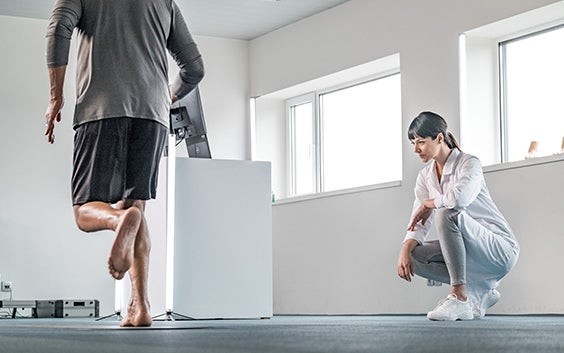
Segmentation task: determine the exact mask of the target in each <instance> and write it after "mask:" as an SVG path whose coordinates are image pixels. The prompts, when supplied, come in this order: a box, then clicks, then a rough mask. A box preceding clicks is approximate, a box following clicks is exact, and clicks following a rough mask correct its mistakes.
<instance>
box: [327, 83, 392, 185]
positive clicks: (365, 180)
mask: <svg viewBox="0 0 564 353" xmlns="http://www.w3.org/2000/svg"><path fill="white" fill-rule="evenodd" d="M320 107H321V118H322V124H323V125H322V134H323V147H322V150H323V157H322V158H323V186H324V187H323V189H324V191H331V190H338V189H345V188H351V187H357V186H364V185H372V184H378V183H385V182H389V181H394V180H401V173H402V170H401V162H402V155H401V151H402V136H403V134H402V132H401V83H400V75H399V74H396V75H393V76H388V77H385V78H382V79H378V80H375V81H371V82H367V83H364V84H360V85H357V86H353V87H349V88H346V89H342V90H339V91H335V92H331V93H327V94H323V95H322V96H321V102H320Z"/></svg>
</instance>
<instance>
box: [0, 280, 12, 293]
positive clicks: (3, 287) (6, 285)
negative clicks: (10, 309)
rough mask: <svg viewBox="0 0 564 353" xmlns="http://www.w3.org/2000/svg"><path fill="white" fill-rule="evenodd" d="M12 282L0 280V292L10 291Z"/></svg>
mask: <svg viewBox="0 0 564 353" xmlns="http://www.w3.org/2000/svg"><path fill="white" fill-rule="evenodd" d="M11 291H12V282H0V292H11Z"/></svg>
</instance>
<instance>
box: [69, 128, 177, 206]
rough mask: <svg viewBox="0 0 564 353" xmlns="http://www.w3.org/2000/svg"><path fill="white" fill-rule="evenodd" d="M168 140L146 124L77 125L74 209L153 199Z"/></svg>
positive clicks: (160, 129)
mask: <svg viewBox="0 0 564 353" xmlns="http://www.w3.org/2000/svg"><path fill="white" fill-rule="evenodd" d="M167 134H168V131H167V128H166V127H164V126H163V125H161V124H160V123H158V122H156V121H153V120H147V119H134V118H112V119H102V120H98V121H93V122H88V123H85V124H82V125H79V126H78V127H77V128H76V132H75V135H74V157H73V173H72V202H73V205H82V204H85V203H87V202H90V201H102V202H107V203H116V202H118V201H120V200H125V199H131V200H149V199H154V198H155V197H156V193H157V178H158V171H159V161H160V159H161V155H162V152H163V148H164V146H165V141H166V138H167Z"/></svg>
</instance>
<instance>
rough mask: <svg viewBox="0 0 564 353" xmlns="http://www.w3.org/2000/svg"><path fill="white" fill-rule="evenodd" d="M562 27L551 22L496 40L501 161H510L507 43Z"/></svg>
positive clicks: (563, 24) (562, 25)
mask: <svg viewBox="0 0 564 353" xmlns="http://www.w3.org/2000/svg"><path fill="white" fill-rule="evenodd" d="M560 29H564V23H557V24H554V23H551V24H548V25H543V26H540V27H538V26H537V27H534V28H531V29H529V30H528V31H526V32H524V33H523V32H521V33H519V34H514V35H512V36H507V37H505V38H500V39H498V41H497V50H498V71H499V97H498V99H499V123H500V132H501V133H500V149H501V163H502V164H503V163H510V161H509V131H508V125H509V120H508V96H507V80H508V78H507V76H508V73H507V51H506V47H507V45H508V44H511V43H514V42H518V41H521V40H526V39H527V38H532V37H536V36H539V35H543V34H545V33H548V32H552V31H555V30H560Z"/></svg>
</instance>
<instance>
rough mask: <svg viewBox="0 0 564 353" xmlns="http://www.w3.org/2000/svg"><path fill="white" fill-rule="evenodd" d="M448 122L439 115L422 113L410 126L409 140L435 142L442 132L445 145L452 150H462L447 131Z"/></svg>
mask: <svg viewBox="0 0 564 353" xmlns="http://www.w3.org/2000/svg"><path fill="white" fill-rule="evenodd" d="M447 127H448V126H447V122H446V121H445V119H443V117H442V116H440V115H439V114H437V113H433V112H421V113H419V115H417V117H415V119H413V121H412V122H411V124H410V125H409V129H408V130H407V138H408V139H409V140H413V139H414V138H416V137H421V138H426V137H430V138H432V139H433V140H434V139H436V138H437V136H438V135H439V133H441V132H442V134H443V136H444V138H445V143H446V144H447V146H448V147H449V148H450V149H453V148H457V149H458V150H460V145H459V144H458V141H456V138H455V137H454V135H453V134H452V133H450V132H448V131H447Z"/></svg>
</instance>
